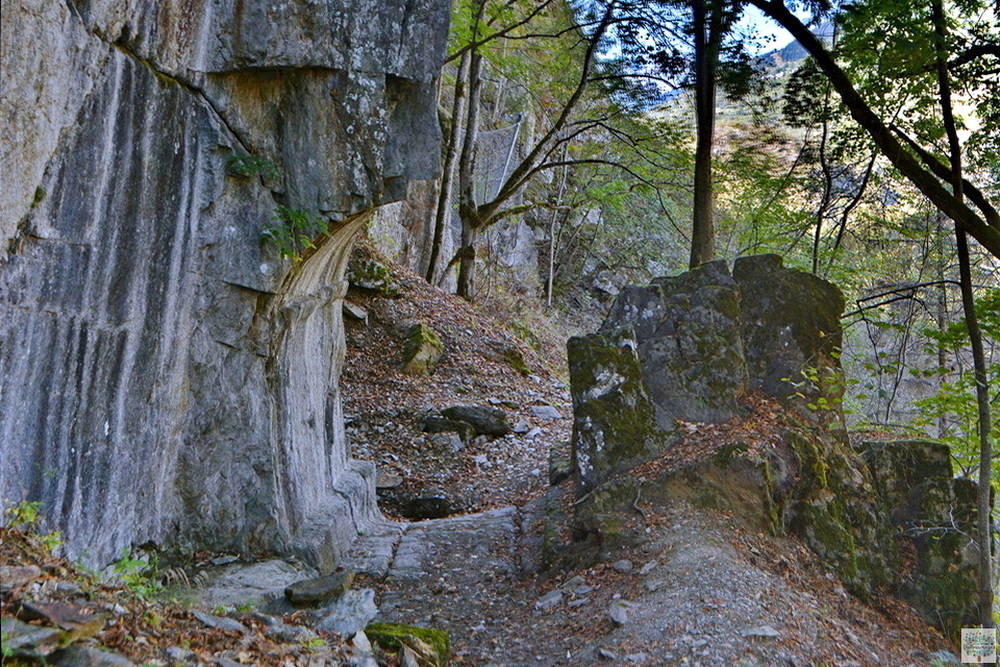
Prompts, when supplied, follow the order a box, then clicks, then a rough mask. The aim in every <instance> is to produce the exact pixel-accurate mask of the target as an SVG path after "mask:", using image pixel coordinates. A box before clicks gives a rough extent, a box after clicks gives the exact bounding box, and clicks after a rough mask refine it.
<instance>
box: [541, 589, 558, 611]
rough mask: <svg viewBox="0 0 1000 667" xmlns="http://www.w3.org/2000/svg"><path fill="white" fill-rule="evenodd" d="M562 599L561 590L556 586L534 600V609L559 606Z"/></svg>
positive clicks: (545, 609) (542, 609)
mask: <svg viewBox="0 0 1000 667" xmlns="http://www.w3.org/2000/svg"><path fill="white" fill-rule="evenodd" d="M562 599H563V592H562V591H561V590H559V589H558V588H556V589H554V590H551V591H549V592H548V593H546V594H545V595H543V596H542V597H540V598H538V600H537V601H536V602H535V609H538V610H539V611H548V610H549V609H553V608H555V607H557V606H559V603H560V602H562Z"/></svg>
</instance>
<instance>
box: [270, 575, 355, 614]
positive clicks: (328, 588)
mask: <svg viewBox="0 0 1000 667" xmlns="http://www.w3.org/2000/svg"><path fill="white" fill-rule="evenodd" d="M352 583H354V572H352V571H351V570H347V571H345V572H335V573H334V574H328V575H326V576H325V577H317V578H315V579H306V580H305V581H297V582H295V583H294V584H292V585H291V586H289V587H288V588H286V589H285V597H286V598H288V601H289V602H291V603H292V604H294V605H314V606H315V605H320V604H323V603H324V602H326V601H328V600H330V599H332V598H335V597H337V596H338V595H341V594H342V593H344V591H346V590H347V589H349V588H350V587H351V584H352Z"/></svg>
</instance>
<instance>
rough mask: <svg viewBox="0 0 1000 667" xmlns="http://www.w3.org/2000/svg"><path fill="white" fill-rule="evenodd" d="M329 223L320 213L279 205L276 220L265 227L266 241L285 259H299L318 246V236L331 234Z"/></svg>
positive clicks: (264, 236) (275, 215) (275, 214)
mask: <svg viewBox="0 0 1000 667" xmlns="http://www.w3.org/2000/svg"><path fill="white" fill-rule="evenodd" d="M329 227H330V225H329V223H327V222H326V221H325V220H324V219H323V218H321V217H319V216H318V215H314V214H312V213H309V212H308V211H303V210H302V209H297V208H295V209H293V208H288V207H286V206H279V207H278V208H276V209H275V210H274V222H273V224H271V225H268V226H267V227H265V228H264V231H263V233H262V237H263V241H264V243H266V244H268V245H271V246H273V247H274V248H275V249H276V250H277V251H278V253H279V254H280V255H281V256H282V257H283V258H285V259H291V260H298V259H300V258H301V256H302V253H304V252H305V251H306V250H311V249H313V248H315V247H316V245H315V241H316V238H317V237H318V236H320V235H323V236H329V235H330V231H329Z"/></svg>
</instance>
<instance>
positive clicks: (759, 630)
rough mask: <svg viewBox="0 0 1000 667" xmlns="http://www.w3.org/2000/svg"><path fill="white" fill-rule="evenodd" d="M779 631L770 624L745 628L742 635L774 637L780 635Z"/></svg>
mask: <svg viewBox="0 0 1000 667" xmlns="http://www.w3.org/2000/svg"><path fill="white" fill-rule="evenodd" d="M780 635H781V633H780V632H778V631H777V630H775V629H774V628H772V627H771V626H770V625H761V626H758V627H756V628H747V629H746V630H744V631H743V636H744V637H767V638H774V637H778V636H780Z"/></svg>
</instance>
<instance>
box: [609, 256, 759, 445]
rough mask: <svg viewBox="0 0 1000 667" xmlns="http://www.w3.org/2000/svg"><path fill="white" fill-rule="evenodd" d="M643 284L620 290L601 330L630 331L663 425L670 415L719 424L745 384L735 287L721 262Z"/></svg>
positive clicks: (667, 427)
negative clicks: (619, 329)
mask: <svg viewBox="0 0 1000 667" xmlns="http://www.w3.org/2000/svg"><path fill="white" fill-rule="evenodd" d="M653 282H654V284H653V285H651V286H649V287H634V288H633V287H630V288H626V289H625V290H623V291H622V292H621V293H620V294H619V296H618V298H617V299H616V300H615V304H614V305H613V306H612V308H611V312H610V314H609V315H608V317H607V318H606V319H605V321H604V324H603V325H601V329H602V331H607V330H611V329H614V328H618V327H622V326H630V327H632V329H633V331H635V340H636V343H637V350H638V356H639V360H640V362H641V364H642V379H643V385H644V386H645V388H646V392H647V393H648V394H649V397H650V400H651V401H652V403H653V406H654V408H655V411H656V420H657V423H658V424H659V427H660V428H661V429H663V430H670V429H673V428H674V420H675V419H686V420H690V421H707V422H717V421H725V420H727V419H730V418H732V417H734V416H736V414H737V406H736V397H737V396H738V395H739V393H740V392H741V391H743V390H744V389H745V388H746V384H747V376H746V364H745V362H744V360H743V344H742V340H741V338H740V291H739V288H738V286H737V285H736V282H735V281H734V280H733V278H732V277H731V276H730V275H729V269H728V268H727V266H726V263H725V262H722V261H718V262H709V263H708V264H703V265H702V266H700V267H698V268H697V269H694V270H693V271H688V272H687V273H683V274H681V275H679V276H676V277H672V278H657V279H655V280H654V281H653Z"/></svg>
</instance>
